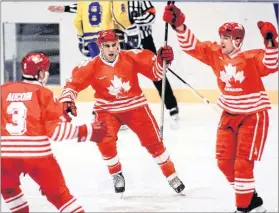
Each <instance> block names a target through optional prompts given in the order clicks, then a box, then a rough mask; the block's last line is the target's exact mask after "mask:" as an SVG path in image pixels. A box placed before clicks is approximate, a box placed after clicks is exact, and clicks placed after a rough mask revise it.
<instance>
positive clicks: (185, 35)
mask: <svg viewBox="0 0 279 213" xmlns="http://www.w3.org/2000/svg"><path fill="white" fill-rule="evenodd" d="M163 20H164V21H165V22H167V23H169V24H170V25H171V26H172V28H173V29H174V30H175V31H176V34H177V40H178V42H179V43H180V47H181V49H182V50H183V51H184V52H185V53H187V54H189V55H191V56H192V57H194V58H196V59H198V60H200V61H201V62H203V63H205V64H207V65H212V62H211V55H212V53H213V51H214V50H215V49H218V45H217V44H216V43H212V42H208V41H206V42H201V41H199V40H198V39H197V38H196V37H195V35H194V34H193V33H192V31H191V30H190V29H189V27H188V26H186V25H185V24H184V22H185V15H184V14H183V13H182V11H181V10H180V9H179V8H177V7H176V6H175V5H173V4H171V5H167V6H166V7H165V11H164V15H163Z"/></svg>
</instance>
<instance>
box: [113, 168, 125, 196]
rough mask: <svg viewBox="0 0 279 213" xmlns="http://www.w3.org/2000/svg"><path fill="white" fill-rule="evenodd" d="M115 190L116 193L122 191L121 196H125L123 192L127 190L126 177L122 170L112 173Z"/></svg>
mask: <svg viewBox="0 0 279 213" xmlns="http://www.w3.org/2000/svg"><path fill="white" fill-rule="evenodd" d="M112 178H113V184H114V191H115V193H121V195H120V197H121V198H122V197H123V193H124V192H125V179H124V176H123V174H122V172H119V173H115V174H113V175H112Z"/></svg>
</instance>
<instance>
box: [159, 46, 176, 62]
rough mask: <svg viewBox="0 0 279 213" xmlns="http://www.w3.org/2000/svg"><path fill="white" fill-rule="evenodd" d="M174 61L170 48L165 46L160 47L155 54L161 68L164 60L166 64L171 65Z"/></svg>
mask: <svg viewBox="0 0 279 213" xmlns="http://www.w3.org/2000/svg"><path fill="white" fill-rule="evenodd" d="M173 59H174V54H173V50H172V47H170V46H165V47H161V48H160V49H159V50H158V53H157V62H158V63H159V64H160V65H161V67H163V61H164V60H165V61H166V63H167V64H171V62H172V61H173Z"/></svg>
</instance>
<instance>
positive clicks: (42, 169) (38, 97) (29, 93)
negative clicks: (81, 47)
mask: <svg viewBox="0 0 279 213" xmlns="http://www.w3.org/2000/svg"><path fill="white" fill-rule="evenodd" d="M21 65H22V72H23V76H22V79H23V81H22V82H10V83H6V84H4V85H2V86H1V103H2V108H1V194H2V197H3V199H4V201H5V203H6V204H7V205H8V207H9V209H10V210H11V212H14V213H15V212H29V206H28V202H27V200H26V199H25V197H24V194H23V192H22V191H21V189H20V179H19V178H20V175H21V174H22V173H24V174H28V175H29V176H30V177H31V178H32V179H33V180H34V181H35V182H36V183H37V184H38V185H39V186H40V189H41V192H42V194H43V195H45V196H46V198H47V200H48V201H49V202H50V203H52V204H53V205H54V206H55V207H56V208H57V209H58V210H59V211H60V212H84V210H83V208H82V206H81V205H80V204H79V203H78V201H77V200H76V198H75V197H74V196H73V195H71V193H70V192H69V189H68V188H67V186H66V183H65V180H64V177H63V174H62V172H61V169H60V167H59V165H58V163H57V161H56V160H55V158H54V156H53V153H52V151H51V146H50V140H53V141H63V140H66V139H74V138H78V142H83V141H85V140H90V141H95V142H98V141H100V140H102V138H103V137H104V135H105V134H106V126H105V125H104V124H103V123H100V122H95V123H93V124H84V125H81V126H75V125H73V124H71V123H69V122H67V120H68V121H70V117H69V115H68V114H65V115H63V113H64V112H63V104H61V103H59V102H58V100H57V99H56V97H55V96H54V94H53V93H52V92H51V91H50V90H49V89H47V88H45V87H43V86H42V84H43V83H46V82H45V79H46V78H45V72H47V71H48V69H49V66H50V62H49V58H48V57H47V56H45V55H44V54H42V53H30V54H28V55H26V56H25V57H24V58H23V60H22V63H21Z"/></svg>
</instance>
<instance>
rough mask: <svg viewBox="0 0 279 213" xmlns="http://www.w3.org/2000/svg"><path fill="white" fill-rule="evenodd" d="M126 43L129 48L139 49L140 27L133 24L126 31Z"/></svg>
mask: <svg viewBox="0 0 279 213" xmlns="http://www.w3.org/2000/svg"><path fill="white" fill-rule="evenodd" d="M124 42H125V44H127V45H128V48H129V49H130V48H133V49H137V48H139V47H140V45H141V37H140V30H139V27H138V25H136V24H133V25H131V26H129V27H127V28H126V29H125V32H124Z"/></svg>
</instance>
